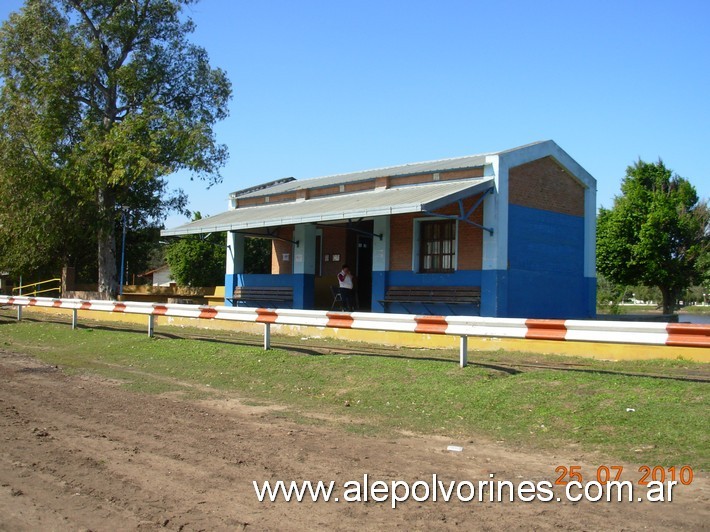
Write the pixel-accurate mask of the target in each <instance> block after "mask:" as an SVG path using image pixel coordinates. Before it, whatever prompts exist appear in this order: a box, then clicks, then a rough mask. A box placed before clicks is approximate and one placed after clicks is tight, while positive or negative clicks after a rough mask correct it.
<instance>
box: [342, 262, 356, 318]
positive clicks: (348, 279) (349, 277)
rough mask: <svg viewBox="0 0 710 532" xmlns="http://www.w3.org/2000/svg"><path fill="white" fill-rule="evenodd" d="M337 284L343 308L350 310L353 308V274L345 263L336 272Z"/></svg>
mask: <svg viewBox="0 0 710 532" xmlns="http://www.w3.org/2000/svg"><path fill="white" fill-rule="evenodd" d="M338 286H339V287H340V298H341V299H342V304H343V310H345V311H348V312H352V311H353V310H354V307H355V305H354V298H353V295H354V290H353V274H352V273H350V268H349V267H348V265H347V264H343V267H342V269H341V270H340V273H339V274H338Z"/></svg>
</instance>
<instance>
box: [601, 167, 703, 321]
mask: <svg viewBox="0 0 710 532" xmlns="http://www.w3.org/2000/svg"><path fill="white" fill-rule="evenodd" d="M709 220H710V218H709V217H708V207H707V202H706V201H704V202H699V200H698V196H697V193H696V191H695V188H694V187H693V186H692V185H691V184H690V182H689V181H688V180H687V179H684V178H682V177H679V176H677V175H673V173H672V171H671V170H670V169H668V168H666V167H665V165H664V164H663V162H662V161H660V160H659V161H658V162H657V163H646V162H643V161H641V160H639V161H638V162H637V163H636V164H634V165H633V166H629V167H628V168H627V170H626V177H625V178H624V179H623V180H622V184H621V195H620V196H617V197H616V198H615V200H614V206H613V207H612V208H611V209H604V208H602V209H601V210H600V212H599V218H598V221H597V269H598V270H599V272H600V273H601V274H602V275H604V276H606V277H607V278H608V279H609V280H611V281H612V282H614V283H617V284H620V285H624V286H628V285H637V284H641V285H645V286H656V287H658V289H659V290H660V291H661V294H662V297H663V310H664V312H665V313H671V312H672V311H673V310H674V305H675V300H676V298H677V297H678V295H679V294H680V293H681V292H682V291H683V290H685V289H686V288H687V287H688V286H690V285H691V284H692V283H693V282H695V281H697V280H698V279H699V277H700V276H701V273H702V272H701V271H700V262H699V260H700V259H701V257H703V255H704V254H705V253H707V247H708V223H709Z"/></svg>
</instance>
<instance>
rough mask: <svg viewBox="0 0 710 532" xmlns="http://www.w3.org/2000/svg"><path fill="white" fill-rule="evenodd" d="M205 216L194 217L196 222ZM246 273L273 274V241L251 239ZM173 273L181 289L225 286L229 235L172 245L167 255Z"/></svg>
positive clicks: (184, 239) (192, 237)
mask: <svg viewBox="0 0 710 532" xmlns="http://www.w3.org/2000/svg"><path fill="white" fill-rule="evenodd" d="M201 218H202V215H201V214H200V213H199V212H196V213H194V215H193V220H200V219H201ZM244 244H245V245H244V273H269V272H270V271H271V241H270V240H267V239H263V238H247V239H245V242H244ZM165 259H166V261H167V263H168V264H169V265H170V273H171V274H172V276H173V279H175V282H176V283H177V284H178V285H180V286H220V285H223V284H224V274H225V269H226V268H225V265H226V259H227V248H226V233H210V234H208V235H206V236H205V235H188V236H184V237H181V238H179V239H178V240H175V241H174V242H172V243H171V244H170V245H169V246H168V247H167V249H166V251H165Z"/></svg>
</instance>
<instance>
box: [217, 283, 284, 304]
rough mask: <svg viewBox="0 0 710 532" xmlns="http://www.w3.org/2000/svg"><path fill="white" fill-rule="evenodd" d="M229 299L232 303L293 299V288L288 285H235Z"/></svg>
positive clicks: (272, 301) (271, 301)
mask: <svg viewBox="0 0 710 532" xmlns="http://www.w3.org/2000/svg"><path fill="white" fill-rule="evenodd" d="M229 301H231V302H232V303H238V302H239V301H254V302H263V303H275V302H280V301H293V288H292V287H290V286H237V287H236V288H235V289H234V294H233V297H231V298H229Z"/></svg>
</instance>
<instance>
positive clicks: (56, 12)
mask: <svg viewBox="0 0 710 532" xmlns="http://www.w3.org/2000/svg"><path fill="white" fill-rule="evenodd" d="M194 3H196V0H27V1H26V3H25V5H24V7H23V8H22V9H21V10H20V11H19V12H18V13H14V14H12V15H11V16H10V17H9V19H8V20H7V21H6V22H5V23H4V24H3V25H2V27H1V28H0V81H1V82H2V86H1V87H0V213H3V214H0V247H1V249H2V253H0V255H2V257H3V258H2V259H0V260H1V261H2V262H1V264H0V265H1V266H2V267H4V268H6V269H10V270H11V271H18V270H19V271H22V270H24V269H26V268H32V267H40V266H42V265H43V261H44V263H46V262H48V261H64V262H66V261H67V260H70V257H71V256H72V255H76V254H77V253H76V250H77V249H81V247H82V246H86V244H87V242H88V243H93V244H94V245H95V246H96V249H97V256H98V262H97V270H98V279H99V290H100V291H102V292H104V293H106V294H107V295H114V294H115V291H116V288H117V283H116V270H117V260H116V230H117V227H120V220H121V218H122V211H127V212H128V213H129V214H130V216H129V218H130V219H131V220H133V221H134V222H133V223H136V221H138V220H148V223H151V222H150V220H155V219H160V218H161V217H163V216H165V214H166V212H167V211H168V210H170V209H177V210H184V208H185V198H184V195H182V194H181V193H179V192H178V193H177V194H176V195H173V196H171V197H165V194H166V192H167V182H166V180H165V177H166V176H168V175H170V174H172V173H174V172H176V171H178V170H188V171H190V172H192V173H193V175H195V176H197V177H198V178H201V179H204V180H206V181H207V182H208V183H209V184H213V183H216V182H219V181H220V179H221V178H220V175H219V171H218V170H219V168H220V167H221V166H222V165H223V164H224V162H225V160H226V157H227V151H226V148H225V147H224V146H223V145H220V144H217V142H216V139H215V135H214V131H213V127H214V125H215V123H216V122H217V121H219V120H222V119H223V118H225V117H226V116H227V111H228V110H227V103H228V101H229V98H230V96H231V86H230V83H229V81H228V79H227V77H226V74H225V73H224V72H223V71H222V70H220V69H214V68H212V67H211V66H210V64H209V60H208V57H207V53H206V52H205V50H204V49H203V48H201V47H199V46H196V45H194V44H191V43H190V42H188V41H187V39H186V37H187V36H188V35H189V34H190V33H191V32H192V31H193V29H194V26H193V23H192V21H191V20H190V19H189V18H188V17H186V16H185V15H184V14H183V13H182V10H183V8H184V7H185V6H188V5H191V4H194Z"/></svg>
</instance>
